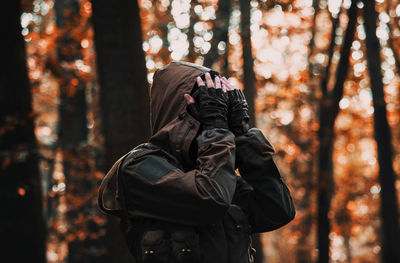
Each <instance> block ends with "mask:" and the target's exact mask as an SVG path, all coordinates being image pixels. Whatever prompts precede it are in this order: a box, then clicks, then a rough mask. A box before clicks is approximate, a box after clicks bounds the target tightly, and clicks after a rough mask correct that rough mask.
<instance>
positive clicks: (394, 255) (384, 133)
mask: <svg viewBox="0 0 400 263" xmlns="http://www.w3.org/2000/svg"><path fill="white" fill-rule="evenodd" d="M363 2H364V9H363V14H364V27H365V32H366V47H367V62H368V71H369V76H370V81H371V90H372V98H373V103H374V131H375V140H376V143H377V147H378V163H379V183H380V184H381V189H382V190H381V192H380V197H381V217H382V262H385V263H389V262H400V255H399V254H400V253H399V243H400V238H399V214H398V204H397V194H396V188H395V178H396V175H395V173H394V171H393V166H392V162H393V159H392V158H393V156H392V155H393V153H392V140H391V134H390V127H389V124H388V120H387V113H386V103H385V99H384V92H383V82H382V72H381V57H380V45H379V41H378V38H377V36H376V34H375V32H376V18H377V12H376V10H375V2H371V1H363Z"/></svg>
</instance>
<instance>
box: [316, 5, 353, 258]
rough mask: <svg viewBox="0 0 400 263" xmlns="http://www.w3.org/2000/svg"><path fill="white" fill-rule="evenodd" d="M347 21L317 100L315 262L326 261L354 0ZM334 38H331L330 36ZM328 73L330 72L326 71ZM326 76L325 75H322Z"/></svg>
mask: <svg viewBox="0 0 400 263" xmlns="http://www.w3.org/2000/svg"><path fill="white" fill-rule="evenodd" d="M348 17H349V22H348V25H347V30H346V35H345V39H344V43H343V45H342V47H341V52H340V60H339V65H338V68H337V70H336V82H335V86H334V88H333V90H332V91H331V92H329V91H328V90H324V88H326V87H323V86H321V88H322V89H323V97H322V99H321V101H320V113H319V122H320V129H319V131H318V138H319V142H320V146H319V151H318V155H319V165H318V166H319V171H318V180H317V184H318V215H317V217H318V228H317V232H318V234H317V235H318V236H317V237H318V238H317V242H318V250H319V255H318V262H319V263H328V262H329V247H330V242H329V233H330V230H331V226H330V219H329V217H328V213H329V210H330V206H331V200H332V196H333V191H334V178H333V163H332V153H333V143H334V124H335V120H336V117H337V115H338V113H339V101H340V99H341V98H342V96H343V86H344V82H345V80H346V77H347V72H348V68H349V56H350V48H351V45H352V42H353V39H354V32H355V26H356V21H357V7H356V1H353V2H352V4H351V7H350V8H349V10H348ZM331 41H334V39H331ZM327 72H329V71H327ZM325 77H328V76H325Z"/></svg>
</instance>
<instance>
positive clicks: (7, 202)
mask: <svg viewBox="0 0 400 263" xmlns="http://www.w3.org/2000/svg"><path fill="white" fill-rule="evenodd" d="M3 8H4V10H7V15H4V16H2V18H1V22H2V24H4V25H6V26H5V27H4V31H3V34H2V41H1V47H2V51H3V52H2V66H1V69H0V174H1V180H2V182H1V183H0V209H1V211H2V216H1V219H0V243H1V244H2V256H1V260H2V262H15V263H20V262H21V263H22V262H39V263H44V262H45V224H44V220H43V211H42V209H43V207H42V190H41V189H42V188H41V179H40V175H39V168H38V153H37V143H36V138H35V134H34V123H33V117H34V114H33V112H32V96H31V91H30V84H29V79H28V73H27V68H26V64H25V63H26V62H25V59H26V52H25V42H24V40H23V38H22V35H21V30H22V29H21V22H20V16H21V3H20V1H7V2H4V3H3Z"/></svg>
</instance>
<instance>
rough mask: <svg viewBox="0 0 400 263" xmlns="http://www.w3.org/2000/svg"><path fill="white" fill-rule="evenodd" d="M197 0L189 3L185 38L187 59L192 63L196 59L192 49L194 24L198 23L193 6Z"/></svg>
mask: <svg viewBox="0 0 400 263" xmlns="http://www.w3.org/2000/svg"><path fill="white" fill-rule="evenodd" d="M197 4H198V3H197V0H192V1H190V12H189V15H190V24H189V28H188V33H187V38H188V41H189V50H188V52H189V53H188V55H187V58H188V59H189V61H190V62H194V61H195V59H196V57H197V55H198V54H197V53H196V51H195V49H194V42H193V39H194V36H195V34H194V24H195V23H196V22H197V21H198V17H197V14H196V12H195V11H194V8H195V6H196V5H197Z"/></svg>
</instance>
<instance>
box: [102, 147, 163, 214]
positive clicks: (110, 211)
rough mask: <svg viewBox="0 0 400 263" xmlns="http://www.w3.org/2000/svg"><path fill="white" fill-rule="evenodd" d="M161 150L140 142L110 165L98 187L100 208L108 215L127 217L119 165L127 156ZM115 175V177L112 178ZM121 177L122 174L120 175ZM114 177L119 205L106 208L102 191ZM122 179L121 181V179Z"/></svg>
mask: <svg viewBox="0 0 400 263" xmlns="http://www.w3.org/2000/svg"><path fill="white" fill-rule="evenodd" d="M159 151H162V150H161V149H160V148H158V147H156V146H154V145H151V144H148V143H146V144H142V145H139V146H138V147H136V148H134V149H133V150H131V151H130V152H128V153H126V154H125V155H123V156H122V157H121V158H119V159H118V161H116V162H115V163H114V165H113V166H112V167H111V169H110V170H109V171H108V173H107V174H106V176H105V177H104V178H103V180H102V182H101V185H100V188H99V195H98V197H97V202H98V204H99V207H100V209H101V210H102V211H103V212H104V213H106V214H109V215H113V216H117V217H120V218H123V217H127V208H126V202H125V195H124V189H123V188H124V186H125V182H124V181H125V180H124V178H120V176H119V170H120V167H121V164H122V163H123V161H124V159H125V158H127V157H129V159H137V158H140V157H143V156H145V155H147V154H150V153H153V152H159ZM114 176H115V178H114ZM122 177H123V176H122ZM113 179H114V182H115V183H116V196H115V197H117V196H118V195H119V197H120V198H119V201H120V203H121V206H120V207H119V209H110V208H107V207H106V206H105V205H104V192H105V190H106V189H107V188H108V186H109V184H110V183H111V181H112V180H113ZM121 179H122V181H121Z"/></svg>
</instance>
